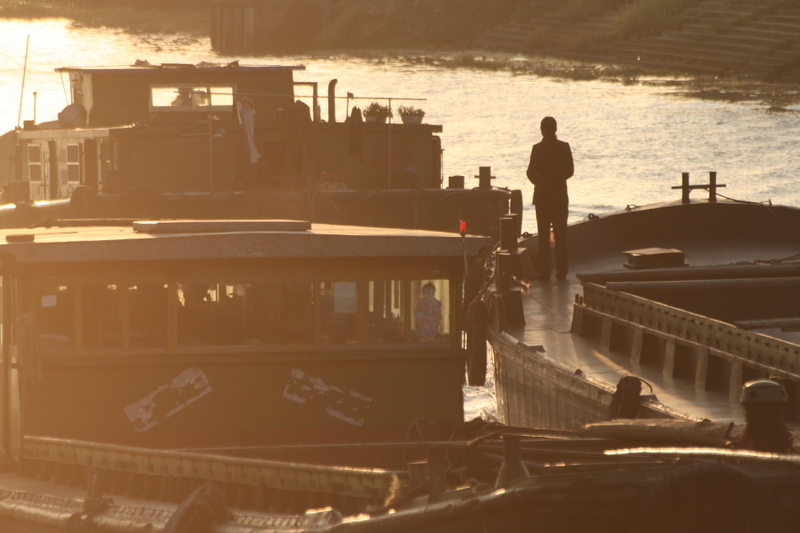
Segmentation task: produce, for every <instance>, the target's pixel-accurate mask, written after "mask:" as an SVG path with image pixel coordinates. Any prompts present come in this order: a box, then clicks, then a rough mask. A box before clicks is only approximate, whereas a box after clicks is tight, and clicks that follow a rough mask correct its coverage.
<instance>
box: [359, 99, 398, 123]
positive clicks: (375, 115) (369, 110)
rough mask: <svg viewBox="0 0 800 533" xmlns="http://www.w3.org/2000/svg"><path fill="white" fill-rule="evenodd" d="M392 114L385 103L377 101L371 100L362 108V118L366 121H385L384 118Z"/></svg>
mask: <svg viewBox="0 0 800 533" xmlns="http://www.w3.org/2000/svg"><path fill="white" fill-rule="evenodd" d="M391 116H392V108H390V107H389V106H387V105H381V104H379V103H378V102H372V103H371V104H369V105H368V106H367V107H366V108H364V120H365V121H366V122H386V119H387V118H389V117H391Z"/></svg>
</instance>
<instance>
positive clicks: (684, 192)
mask: <svg viewBox="0 0 800 533" xmlns="http://www.w3.org/2000/svg"><path fill="white" fill-rule="evenodd" d="M690 190H691V189H689V173H688V172H683V173H681V202H682V203H684V204H688V203H689V191H690Z"/></svg>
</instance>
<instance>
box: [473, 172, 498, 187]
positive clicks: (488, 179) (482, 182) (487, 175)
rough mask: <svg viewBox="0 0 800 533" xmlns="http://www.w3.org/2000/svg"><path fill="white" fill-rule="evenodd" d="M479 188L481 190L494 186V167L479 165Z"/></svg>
mask: <svg viewBox="0 0 800 533" xmlns="http://www.w3.org/2000/svg"><path fill="white" fill-rule="evenodd" d="M475 177H476V178H478V188H479V189H481V190H488V189H491V188H492V180H493V179H494V176H492V167H478V175H477V176H475Z"/></svg>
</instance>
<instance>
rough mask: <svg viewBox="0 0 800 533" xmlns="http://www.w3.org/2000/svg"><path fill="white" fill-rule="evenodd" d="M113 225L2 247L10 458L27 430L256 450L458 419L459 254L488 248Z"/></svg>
mask: <svg viewBox="0 0 800 533" xmlns="http://www.w3.org/2000/svg"><path fill="white" fill-rule="evenodd" d="M92 223H93V224H97V222H92ZM118 224H120V225H110V226H97V225H95V226H80V225H77V226H73V225H69V224H67V225H59V226H53V227H47V228H35V229H31V230H25V231H24V233H19V232H17V233H14V232H8V231H6V232H4V233H5V235H2V236H0V238H2V239H3V242H0V261H1V262H2V270H1V271H0V284H1V286H2V290H1V291H0V295H1V296H2V350H3V351H2V353H3V359H2V363H3V365H2V375H3V380H2V387H3V396H2V398H3V409H2V418H3V420H2V422H3V424H2V430H3V447H4V451H5V452H6V455H7V456H8V454H9V453H11V454H12V455H14V454H15V451H16V448H17V446H18V442H19V439H20V437H21V436H22V435H37V436H46V437H59V438H72V439H80V440H87V441H96V442H108V443H118V444H129V445H136V446H159V447H197V446H257V445H266V444H296V443H326V442H347V441H353V440H357V441H380V440H389V441H391V440H402V439H404V438H405V435H406V433H407V431H408V429H409V427H411V425H412V424H414V423H415V421H419V420H421V419H424V420H426V421H430V422H431V423H432V426H431V428H438V429H442V430H443V428H445V427H446V426H447V424H450V423H457V422H459V421H461V420H462V418H463V407H462V403H463V400H462V390H461V389H462V384H463V380H464V351H463V350H462V346H461V324H460V322H459V320H460V317H459V310H460V308H461V287H462V281H463V268H464V258H465V257H470V256H474V255H475V254H477V252H478V250H479V249H480V248H481V247H483V246H485V245H487V244H488V239H485V238H480V237H466V238H463V237H459V236H458V235H452V234H443V233H434V232H421V231H407V230H388V229H377V228H357V227H345V226H325V225H314V226H313V227H312V226H311V225H310V224H308V223H306V222H299V221H202V222H200V221H157V222H135V223H125V222H124V221H123V222H119V223H118Z"/></svg>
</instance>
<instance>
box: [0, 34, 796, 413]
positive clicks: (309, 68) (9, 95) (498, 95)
mask: <svg viewBox="0 0 800 533" xmlns="http://www.w3.org/2000/svg"><path fill="white" fill-rule="evenodd" d="M28 38H30V41H29V43H30V44H29V46H28V61H27V73H26V76H25V81H24V91H23V90H22V84H23V67H24V65H25V55H26V42H28ZM136 59H142V60H145V59H146V60H148V61H150V62H151V63H154V64H157V63H170V62H172V63H197V62H200V61H211V62H226V61H230V60H233V59H241V60H242V63H243V64H284V65H285V64H302V65H305V66H306V70H305V71H304V72H298V73H296V76H295V79H296V80H298V81H318V82H319V83H320V88H321V92H323V93H324V87H326V85H327V82H328V81H329V80H330V79H334V78H335V79H338V85H337V92H338V94H339V95H340V96H344V95H345V94H346V93H347V92H350V93H353V94H354V95H355V96H356V97H361V98H368V100H366V101H364V102H359V104H360V105H362V106H363V105H366V104H367V103H368V102H369V101H370V100H371V99H373V97H374V98H375V99H377V98H378V97H393V98H394V99H393V101H392V102H393V107H395V108H396V107H397V106H399V105H415V106H417V107H422V108H424V109H425V110H426V112H427V114H426V117H425V120H426V122H428V123H435V124H442V125H444V132H443V134H442V142H443V145H444V148H445V152H444V176H445V177H446V176H450V175H455V174H461V175H464V176H467V178H468V180H467V181H468V184H469V183H476V182H477V181H476V180H475V181H471V180H472V177H473V176H475V175H476V174H477V171H478V167H479V166H491V167H492V173H493V175H494V176H496V180H495V181H494V183H495V185H497V186H502V187H510V188H523V189H524V190H525V191H526V193H525V197H526V199H527V198H529V197H530V185H529V184H528V182H527V179H526V178H525V169H526V166H527V159H528V155H529V153H530V146H531V144H532V143H533V142H536V141H538V139H539V133H538V123H539V120H540V119H541V118H542V117H543V116H545V115H552V116H554V117H556V118H557V119H558V121H559V137H560V138H561V139H562V140H566V141H568V142H570V144H571V145H572V149H573V154H574V157H575V168H576V171H575V177H574V178H573V179H572V180H571V181H570V197H571V214H570V216H571V220H572V221H577V220H580V219H582V218H584V217H586V216H587V215H588V214H589V213H595V214H601V213H606V212H610V211H614V210H618V209H620V208H623V207H625V206H626V205H629V204H635V205H643V204H647V203H653V202H659V201H665V200H673V199H676V198H677V197H678V193H677V192H676V191H672V190H671V189H670V187H671V186H673V185H678V184H679V183H680V175H681V172H691V173H692V175H693V177H694V179H696V180H698V181H700V180H704V179H706V177H707V175H708V172H709V171H712V170H713V171H717V172H718V175H719V182H720V183H725V184H727V188H726V189H724V190H722V192H723V193H724V194H725V195H727V196H730V197H733V198H737V199H745V200H752V201H767V200H771V201H772V202H774V203H783V204H789V205H800V183H798V176H797V169H798V168H800V148H798V141H800V114H798V112H797V110H793V111H792V110H790V111H789V112H783V113H770V112H768V111H767V106H766V105H765V104H763V103H726V102H719V101H706V100H699V99H695V98H687V97H685V96H682V95H680V94H679V93H678V92H676V90H675V89H674V88H673V87H671V86H670V85H669V84H667V83H665V82H666V81H667V80H662V79H656V78H654V79H649V80H640V83H639V84H636V85H623V84H621V83H616V82H611V81H563V80H558V79H554V78H545V77H538V76H536V75H527V74H526V75H514V74H511V73H508V72H486V71H476V70H451V69H444V68H437V67H431V66H423V67H420V66H418V65H408V64H405V63H404V62H402V61H386V62H382V63H380V62H376V61H369V60H364V59H352V58H346V57H279V58H276V57H259V58H231V57H221V56H217V55H215V54H214V53H213V52H212V51H211V47H210V43H209V41H208V40H206V39H201V40H194V39H190V38H187V37H183V36H178V35H156V36H130V35H126V34H123V33H121V32H119V31H116V30H99V29H85V28H72V27H71V26H70V24H69V22H68V21H65V20H48V21H33V22H31V21H18V20H0V101H2V102H3V104H4V105H3V106H2V108H0V124H1V125H0V129H2V130H3V131H5V130H8V129H11V128H12V127H14V126H15V125H17V124H18V123H21V121H22V120H29V119H32V118H34V113H35V117H36V120H37V121H38V122H42V121H46V120H52V119H54V118H55V117H56V114H57V113H58V112H59V111H60V110H61V109H62V108H63V107H64V106H65V105H66V104H67V103H68V100H67V95H66V93H67V87H66V84H67V80H66V79H64V80H62V79H61V77H60V75H58V74H56V73H54V69H55V68H57V67H63V66H82V67H86V66H124V65H130V64H131V63H133V62H134V60H136ZM34 92H36V93H37V97H36V99H35V106H34V95H33V93H34ZM402 98H424V99H425V101H405V102H404V101H403V100H402ZM20 100H21V106H20ZM322 105H323V109H322V116H327V109H326V107H325V105H326V104H325V102H323V103H322ZM34 107H35V109H34ZM338 108H339V109H338V120H343V119H344V115H345V106H344V105H343V104H339V106H338ZM445 179H446V178H445ZM695 194H698V195H699V194H702V192H699V191H698V192H696V193H695ZM530 208H531V207H530V206H529V205H528V206H526V209H530ZM525 230H527V231H530V232H535V231H536V228H535V221H534V219H533V216H532V212H531V213H530V216H526V220H525ZM489 394H490V393H489V392H485V391H473V393H472V395H473V397H474V398H475V399H476V402H475V403H474V404H468V410H477V409H481V408H483V407H485V405H486V400H487V398H488V396H486V395H489ZM482 395H484V396H482Z"/></svg>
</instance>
